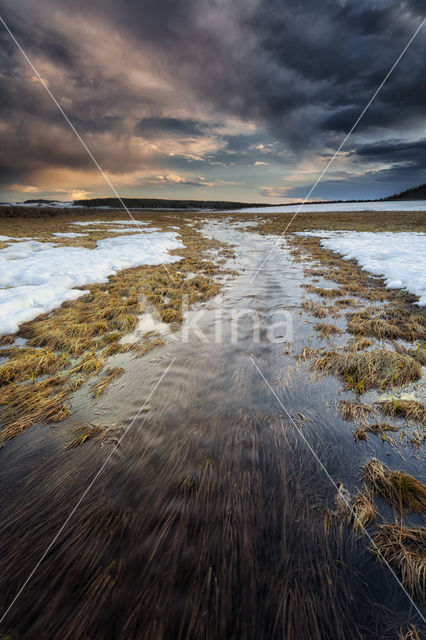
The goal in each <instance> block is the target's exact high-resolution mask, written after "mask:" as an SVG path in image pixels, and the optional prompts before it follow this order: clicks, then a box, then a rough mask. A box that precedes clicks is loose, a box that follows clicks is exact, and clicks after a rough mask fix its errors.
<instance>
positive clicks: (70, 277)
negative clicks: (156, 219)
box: [0, 221, 184, 335]
mask: <svg viewBox="0 0 426 640" xmlns="http://www.w3.org/2000/svg"><path fill="white" fill-rule="evenodd" d="M126 223H127V221H126ZM127 224H128V223H127ZM183 247H184V245H183V244H182V242H181V240H180V239H179V238H178V236H177V234H176V233H172V232H158V231H154V232H152V233H149V235H148V234H145V233H139V234H135V235H132V236H118V237H113V238H105V239H104V240H100V241H99V242H98V243H97V246H96V248H95V249H86V248H84V247H61V246H57V245H55V244H53V243H49V242H37V241H28V242H20V243H19V244H13V245H10V246H8V247H6V248H5V249H2V250H0V335H2V334H5V333H15V332H16V331H17V330H18V327H19V325H20V324H22V323H23V322H28V321H29V320H33V319H34V318H36V317H37V316H38V315H40V314H42V313H45V312H48V311H51V310H52V309H55V308H56V307H59V306H60V305H61V304H62V303H63V302H65V300H75V299H76V298H78V297H80V296H82V295H84V294H85V293H87V291H83V290H78V289H75V288H74V287H81V286H84V285H87V284H91V283H94V282H107V281H108V277H109V276H110V275H112V274H114V273H116V272H117V271H120V270H122V269H128V268H130V267H138V266H140V265H143V264H150V265H156V264H162V263H171V262H176V261H178V260H180V259H181V258H180V257H179V256H172V255H170V253H169V251H170V250H172V249H181V248H183Z"/></svg>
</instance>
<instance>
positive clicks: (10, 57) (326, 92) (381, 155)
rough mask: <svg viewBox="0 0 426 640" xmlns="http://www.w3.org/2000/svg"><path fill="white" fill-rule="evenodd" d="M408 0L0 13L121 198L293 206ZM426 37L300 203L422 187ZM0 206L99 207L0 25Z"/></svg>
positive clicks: (48, 102)
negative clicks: (89, 201) (87, 201)
mask: <svg viewBox="0 0 426 640" xmlns="http://www.w3.org/2000/svg"><path fill="white" fill-rule="evenodd" d="M424 15H425V4H424V0H353V1H351V0H292V1H287V0H90V1H89V2H88V1H87V0H84V1H83V0H67V1H66V2H65V1H64V0H20V2H16V0H3V2H2V13H1V16H2V18H3V19H4V20H5V22H6V23H7V25H8V26H9V28H10V29H11V31H12V32H13V34H14V35H15V37H16V39H17V40H18V41H19V43H20V44H21V45H22V47H23V48H24V50H25V51H26V53H27V54H28V57H29V58H30V59H31V61H32V63H33V65H34V67H35V68H36V69H37V71H38V72H39V73H40V76H41V77H42V78H43V80H44V81H45V82H46V84H47V85H48V87H49V89H50V90H51V92H52V93H53V95H54V96H55V98H56V99H57V100H58V102H59V103H60V105H61V106H62V108H63V109H64V111H65V112H66V114H67V115H68V117H69V119H70V120H71V121H72V123H73V125H74V126H75V128H76V130H77V131H78V133H79V134H80V136H81V137H82V138H83V140H84V141H85V143H86V144H87V146H88V147H89V148H90V150H91V151H92V153H93V155H94V157H95V158H96V160H97V161H98V163H99V165H100V166H101V167H102V169H103V170H104V171H105V173H106V174H107V175H108V177H109V179H110V180H111V182H112V183H113V184H114V186H115V188H116V189H117V191H118V192H119V194H120V195H121V196H147V197H153V196H157V197H162V198H169V197H174V198H196V199H229V200H241V201H251V202H289V201H297V200H299V199H301V198H304V197H305V196H306V194H307V192H308V191H309V189H310V188H311V186H312V184H313V182H315V180H316V178H317V176H318V175H319V174H320V173H321V171H322V170H323V168H324V166H325V165H326V164H327V162H328V161H329V159H330V157H331V156H332V155H333V153H334V151H335V149H336V148H337V147H338V146H339V144H340V142H341V141H342V139H343V138H344V136H345V134H346V133H347V132H348V131H349V130H350V128H351V127H352V125H353V123H354V121H355V120H356V118H357V117H358V115H359V114H360V112H361V111H362V109H363V108H364V106H365V105H366V104H367V102H368V100H369V99H370V98H371V96H372V94H373V93H374V91H375V90H376V89H377V87H378V85H379V84H380V82H381V81H382V79H383V78H384V76H385V75H386V73H387V72H388V71H389V69H390V67H391V66H392V64H393V63H394V62H395V60H396V58H397V57H398V55H399V54H400V53H401V51H402V50H403V48H404V46H405V45H406V43H407V42H408V40H409V39H410V37H411V36H412V35H413V33H414V32H415V30H416V28H417V27H418V26H419V24H420V23H421V21H422V19H423V18H424ZM425 72H426V26H425V27H424V28H423V29H422V30H421V31H420V33H419V34H418V36H417V38H416V39H415V41H414V42H413V44H412V45H411V47H410V48H409V49H408V51H407V53H406V54H405V55H404V57H403V58H402V60H401V62H400V63H399V65H398V66H397V68H396V69H395V71H394V73H393V74H392V76H391V77H390V79H389V80H388V82H387V83H386V84H385V86H384V87H383V89H382V90H381V92H380V93H379V95H378V97H377V98H376V99H375V101H374V102H373V104H372V106H371V107H370V108H369V110H368V111H367V113H366V115H365V116H364V117H363V119H362V120H361V122H360V124H359V125H358V127H357V128H356V130H355V132H354V133H353V134H352V136H351V137H350V138H349V140H348V142H347V143H346V145H345V146H344V148H343V150H342V151H341V153H340V154H339V155H338V157H337V158H336V160H335V162H334V164H333V165H332V167H331V168H330V170H329V171H328V172H327V173H326V175H325V176H324V178H323V180H322V181H321V183H320V184H319V185H318V187H317V189H316V190H315V192H314V193H313V194H312V198H311V199H350V198H354V199H364V198H375V197H382V196H386V195H390V194H393V193H396V192H399V191H401V190H402V189H405V188H407V187H410V186H414V185H417V184H421V183H424V182H426V74H425ZM0 136H1V137H0V140H1V144H0V200H3V201H9V200H17V201H21V200H25V199H27V198H38V197H45V198H53V199H60V200H67V199H71V198H81V197H97V196H110V195H112V194H111V191H110V189H109V187H108V186H107V184H106V183H105V180H104V178H103V177H102V175H101V173H100V172H99V171H98V170H97V169H96V167H95V166H94V165H93V162H92V160H91V159H90V157H89V156H88V154H87V153H86V151H85V150H84V149H83V148H82V146H81V144H80V142H79V141H78V139H77V138H76V136H75V134H74V133H73V132H72V130H71V129H70V127H69V125H68V124H67V123H66V122H65V121H64V119H63V117H62V115H61V114H60V112H59V110H58V108H57V106H56V105H55V104H54V102H53V101H52V99H51V98H50V97H49V95H48V94H47V92H46V90H45V89H44V87H43V85H42V84H41V82H40V81H39V80H38V78H37V76H36V75H35V73H34V71H33V69H32V68H31V67H30V65H29V64H28V62H27V61H26V60H25V59H24V57H23V56H22V54H21V53H20V51H19V50H18V48H17V46H16V44H15V43H14V42H13V40H12V39H11V37H10V35H9V34H8V33H7V31H6V30H5V28H4V27H3V25H1V24H0Z"/></svg>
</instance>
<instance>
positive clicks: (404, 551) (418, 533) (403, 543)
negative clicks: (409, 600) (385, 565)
mask: <svg viewBox="0 0 426 640" xmlns="http://www.w3.org/2000/svg"><path fill="white" fill-rule="evenodd" d="M425 548H426V529H425V528H424V527H418V528H412V529H409V528H408V527H403V526H401V525H398V524H383V525H380V526H379V527H378V531H377V533H376V535H375V536H374V538H373V544H372V545H371V547H370V550H371V551H372V553H374V554H375V555H376V556H377V558H378V559H379V560H380V561H383V558H384V559H385V560H386V562H389V564H390V565H391V566H393V567H395V568H396V569H397V571H398V573H399V574H400V576H401V579H402V583H403V585H404V586H405V587H406V588H407V589H408V590H409V591H410V593H411V594H412V595H413V596H414V597H417V598H419V599H421V600H423V599H424V594H425V586H426V555H425V552H424V550H425ZM380 554H381V555H380ZM412 637H413V636H412ZM414 637H415V636H414Z"/></svg>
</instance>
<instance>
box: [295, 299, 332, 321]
mask: <svg viewBox="0 0 426 640" xmlns="http://www.w3.org/2000/svg"><path fill="white" fill-rule="evenodd" d="M302 308H303V309H304V310H305V311H307V312H308V313H310V314H312V315H313V316H314V317H315V318H326V317H327V316H328V314H329V313H330V309H329V308H328V307H327V305H326V304H319V303H318V302H313V301H312V300H304V301H303V302H302Z"/></svg>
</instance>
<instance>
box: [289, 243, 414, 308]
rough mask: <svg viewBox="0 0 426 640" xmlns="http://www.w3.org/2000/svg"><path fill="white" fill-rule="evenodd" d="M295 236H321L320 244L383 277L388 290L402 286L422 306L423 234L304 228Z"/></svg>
mask: <svg viewBox="0 0 426 640" xmlns="http://www.w3.org/2000/svg"><path fill="white" fill-rule="evenodd" d="M296 235H303V236H315V237H319V238H321V245H322V246H323V247H324V248H325V249H331V250H332V251H336V252H337V253H340V254H342V255H343V257H344V258H345V259H346V260H351V259H355V260H356V261H357V262H358V264H360V265H361V267H362V268H363V269H365V270H366V271H370V273H374V275H381V276H384V278H385V282H386V286H387V287H388V288H389V289H397V288H401V289H406V290H407V291H410V293H414V294H415V295H417V296H419V298H420V300H419V304H421V305H426V235H425V234H423V233H416V232H411V231H404V232H401V233H393V232H391V231H384V232H370V231H307V232H299V233H297V234H296Z"/></svg>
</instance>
